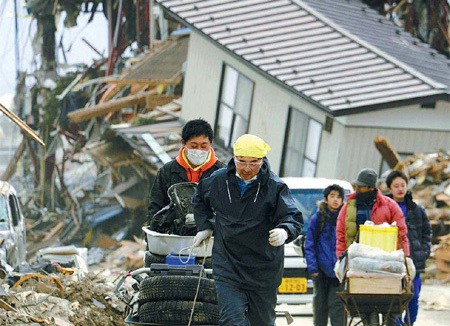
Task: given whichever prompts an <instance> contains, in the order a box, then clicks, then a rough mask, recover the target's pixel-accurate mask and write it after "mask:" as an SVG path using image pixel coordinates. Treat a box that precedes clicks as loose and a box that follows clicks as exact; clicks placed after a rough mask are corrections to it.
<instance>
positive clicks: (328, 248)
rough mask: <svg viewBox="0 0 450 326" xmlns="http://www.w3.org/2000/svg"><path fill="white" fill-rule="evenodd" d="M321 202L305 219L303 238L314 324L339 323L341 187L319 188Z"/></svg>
mask: <svg viewBox="0 0 450 326" xmlns="http://www.w3.org/2000/svg"><path fill="white" fill-rule="evenodd" d="M323 196H324V199H323V202H320V204H319V209H318V210H317V212H316V214H315V215H313V216H312V217H311V219H310V222H309V228H308V232H307V234H306V241H305V257H306V264H307V265H308V270H309V272H310V273H311V274H312V276H313V280H314V297H313V309H314V326H326V325H327V324H328V316H329V317H330V322H331V325H332V326H337V325H342V321H343V320H344V304H343V302H342V301H341V300H340V299H339V297H338V295H337V291H338V290H339V280H338V279H337V278H336V275H335V273H334V270H333V269H334V265H335V263H336V260H337V258H336V220H337V216H338V214H339V211H340V209H341V207H342V204H343V199H344V189H343V188H342V187H340V186H339V185H336V184H333V185H331V186H328V187H327V188H325V190H324V191H323Z"/></svg>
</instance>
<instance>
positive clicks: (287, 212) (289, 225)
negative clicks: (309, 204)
mask: <svg viewBox="0 0 450 326" xmlns="http://www.w3.org/2000/svg"><path fill="white" fill-rule="evenodd" d="M277 198H278V200H277V204H276V208H275V214H274V217H275V225H276V227H277V228H283V229H285V230H286V232H287V234H288V238H287V240H286V243H288V242H291V241H294V240H295V239H296V238H297V237H298V236H299V235H300V232H301V231H302V228H303V215H302V213H301V212H300V211H299V210H298V208H297V206H296V205H295V201H294V198H293V197H292V195H291V192H290V190H289V188H288V186H287V185H285V184H283V185H282V186H281V189H280V192H279V195H278V197H277Z"/></svg>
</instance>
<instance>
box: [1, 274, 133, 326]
mask: <svg viewBox="0 0 450 326" xmlns="http://www.w3.org/2000/svg"><path fill="white" fill-rule="evenodd" d="M37 275H42V274H37ZM50 275H51V276H49V277H45V276H44V277H43V278H42V279H41V278H37V279H35V278H33V279H28V280H26V281H24V282H23V283H21V284H20V285H19V286H18V287H16V288H15V287H14V286H13V287H11V288H8V285H7V284H6V283H4V284H2V286H3V287H2V289H3V293H1V294H0V306H1V308H3V309H2V313H1V314H0V324H1V325H17V324H19V323H31V322H35V323H39V324H42V325H61V326H75V325H80V326H81V325H98V326H100V325H126V324H125V323H124V315H125V312H126V306H125V304H124V303H122V302H121V301H120V300H118V299H117V298H116V297H114V296H113V297H111V298H110V299H109V300H106V299H105V298H106V297H107V296H108V295H110V294H111V293H112V292H113V289H114V284H113V283H112V281H113V279H112V277H114V276H113V275H112V274H110V273H109V272H108V271H105V272H103V273H92V272H91V273H89V274H88V275H87V277H85V278H84V279H79V275H72V276H66V275H60V274H59V275H54V274H50ZM50 278H54V279H56V280H57V282H58V283H59V284H60V285H61V286H57V285H56V284H55V283H56V282H48V279H50ZM0 291H1V290H0Z"/></svg>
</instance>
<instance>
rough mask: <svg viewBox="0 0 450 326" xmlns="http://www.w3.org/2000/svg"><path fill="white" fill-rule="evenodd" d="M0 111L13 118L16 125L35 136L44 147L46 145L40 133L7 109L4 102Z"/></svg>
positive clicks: (0, 106) (32, 136) (0, 105)
mask: <svg viewBox="0 0 450 326" xmlns="http://www.w3.org/2000/svg"><path fill="white" fill-rule="evenodd" d="M0 111H1V112H3V114H4V115H6V116H7V117H8V118H9V119H11V120H12V122H14V123H15V124H16V125H18V126H19V127H20V129H22V130H23V131H25V133H26V134H27V135H29V136H30V137H31V138H33V139H34V140H35V141H36V142H38V143H39V145H41V146H42V147H45V143H44V142H43V141H42V139H41V138H40V137H39V135H38V134H37V133H36V132H35V131H34V130H33V129H31V128H30V126H28V125H27V124H26V123H25V122H24V121H23V120H22V119H20V118H19V117H18V116H17V115H15V114H14V113H13V112H12V111H10V110H9V109H7V108H6V107H5V106H3V104H1V103H0Z"/></svg>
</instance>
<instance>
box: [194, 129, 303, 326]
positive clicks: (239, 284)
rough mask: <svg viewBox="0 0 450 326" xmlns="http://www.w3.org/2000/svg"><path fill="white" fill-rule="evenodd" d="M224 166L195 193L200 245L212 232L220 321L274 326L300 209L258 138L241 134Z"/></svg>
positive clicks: (231, 325)
mask: <svg viewBox="0 0 450 326" xmlns="http://www.w3.org/2000/svg"><path fill="white" fill-rule="evenodd" d="M233 149H234V157H233V158H232V159H231V160H230V161H229V163H228V166H227V168H224V169H220V170H218V171H216V172H214V173H213V174H212V175H211V176H210V177H209V178H206V179H203V180H201V181H200V183H199V184H198V186H197V189H196V193H195V195H194V199H193V205H194V217H195V222H196V224H197V229H198V231H199V232H198V233H197V235H196V236H195V239H194V245H195V246H200V245H201V244H202V242H203V241H205V240H207V239H209V237H211V235H212V234H213V232H214V246H213V249H212V265H213V276H214V279H215V281H216V288H217V293H218V301H219V314H220V321H219V325H223V326H244V325H245V326H248V325H251V326H273V325H275V319H276V314H275V306H276V302H277V288H278V286H279V285H280V284H281V279H282V273H283V261H284V249H283V244H284V243H286V242H290V241H293V240H295V239H296V238H297V237H298V235H299V234H300V231H301V228H302V226H303V217H302V213H301V212H300V211H299V210H298V208H297V207H296V205H295V202H294V199H293V197H292V195H291V193H290V191H289V188H288V187H287V186H286V184H285V183H284V182H283V181H282V180H281V179H280V178H279V177H278V176H277V175H275V174H274V173H273V172H272V171H271V170H270V165H269V162H268V160H267V158H266V154H267V152H268V151H269V150H270V147H269V145H267V144H266V143H265V142H264V141H263V140H262V139H261V138H259V137H257V136H254V135H248V134H246V135H243V136H241V137H239V138H238V139H237V140H236V143H235V144H234V146H233Z"/></svg>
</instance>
